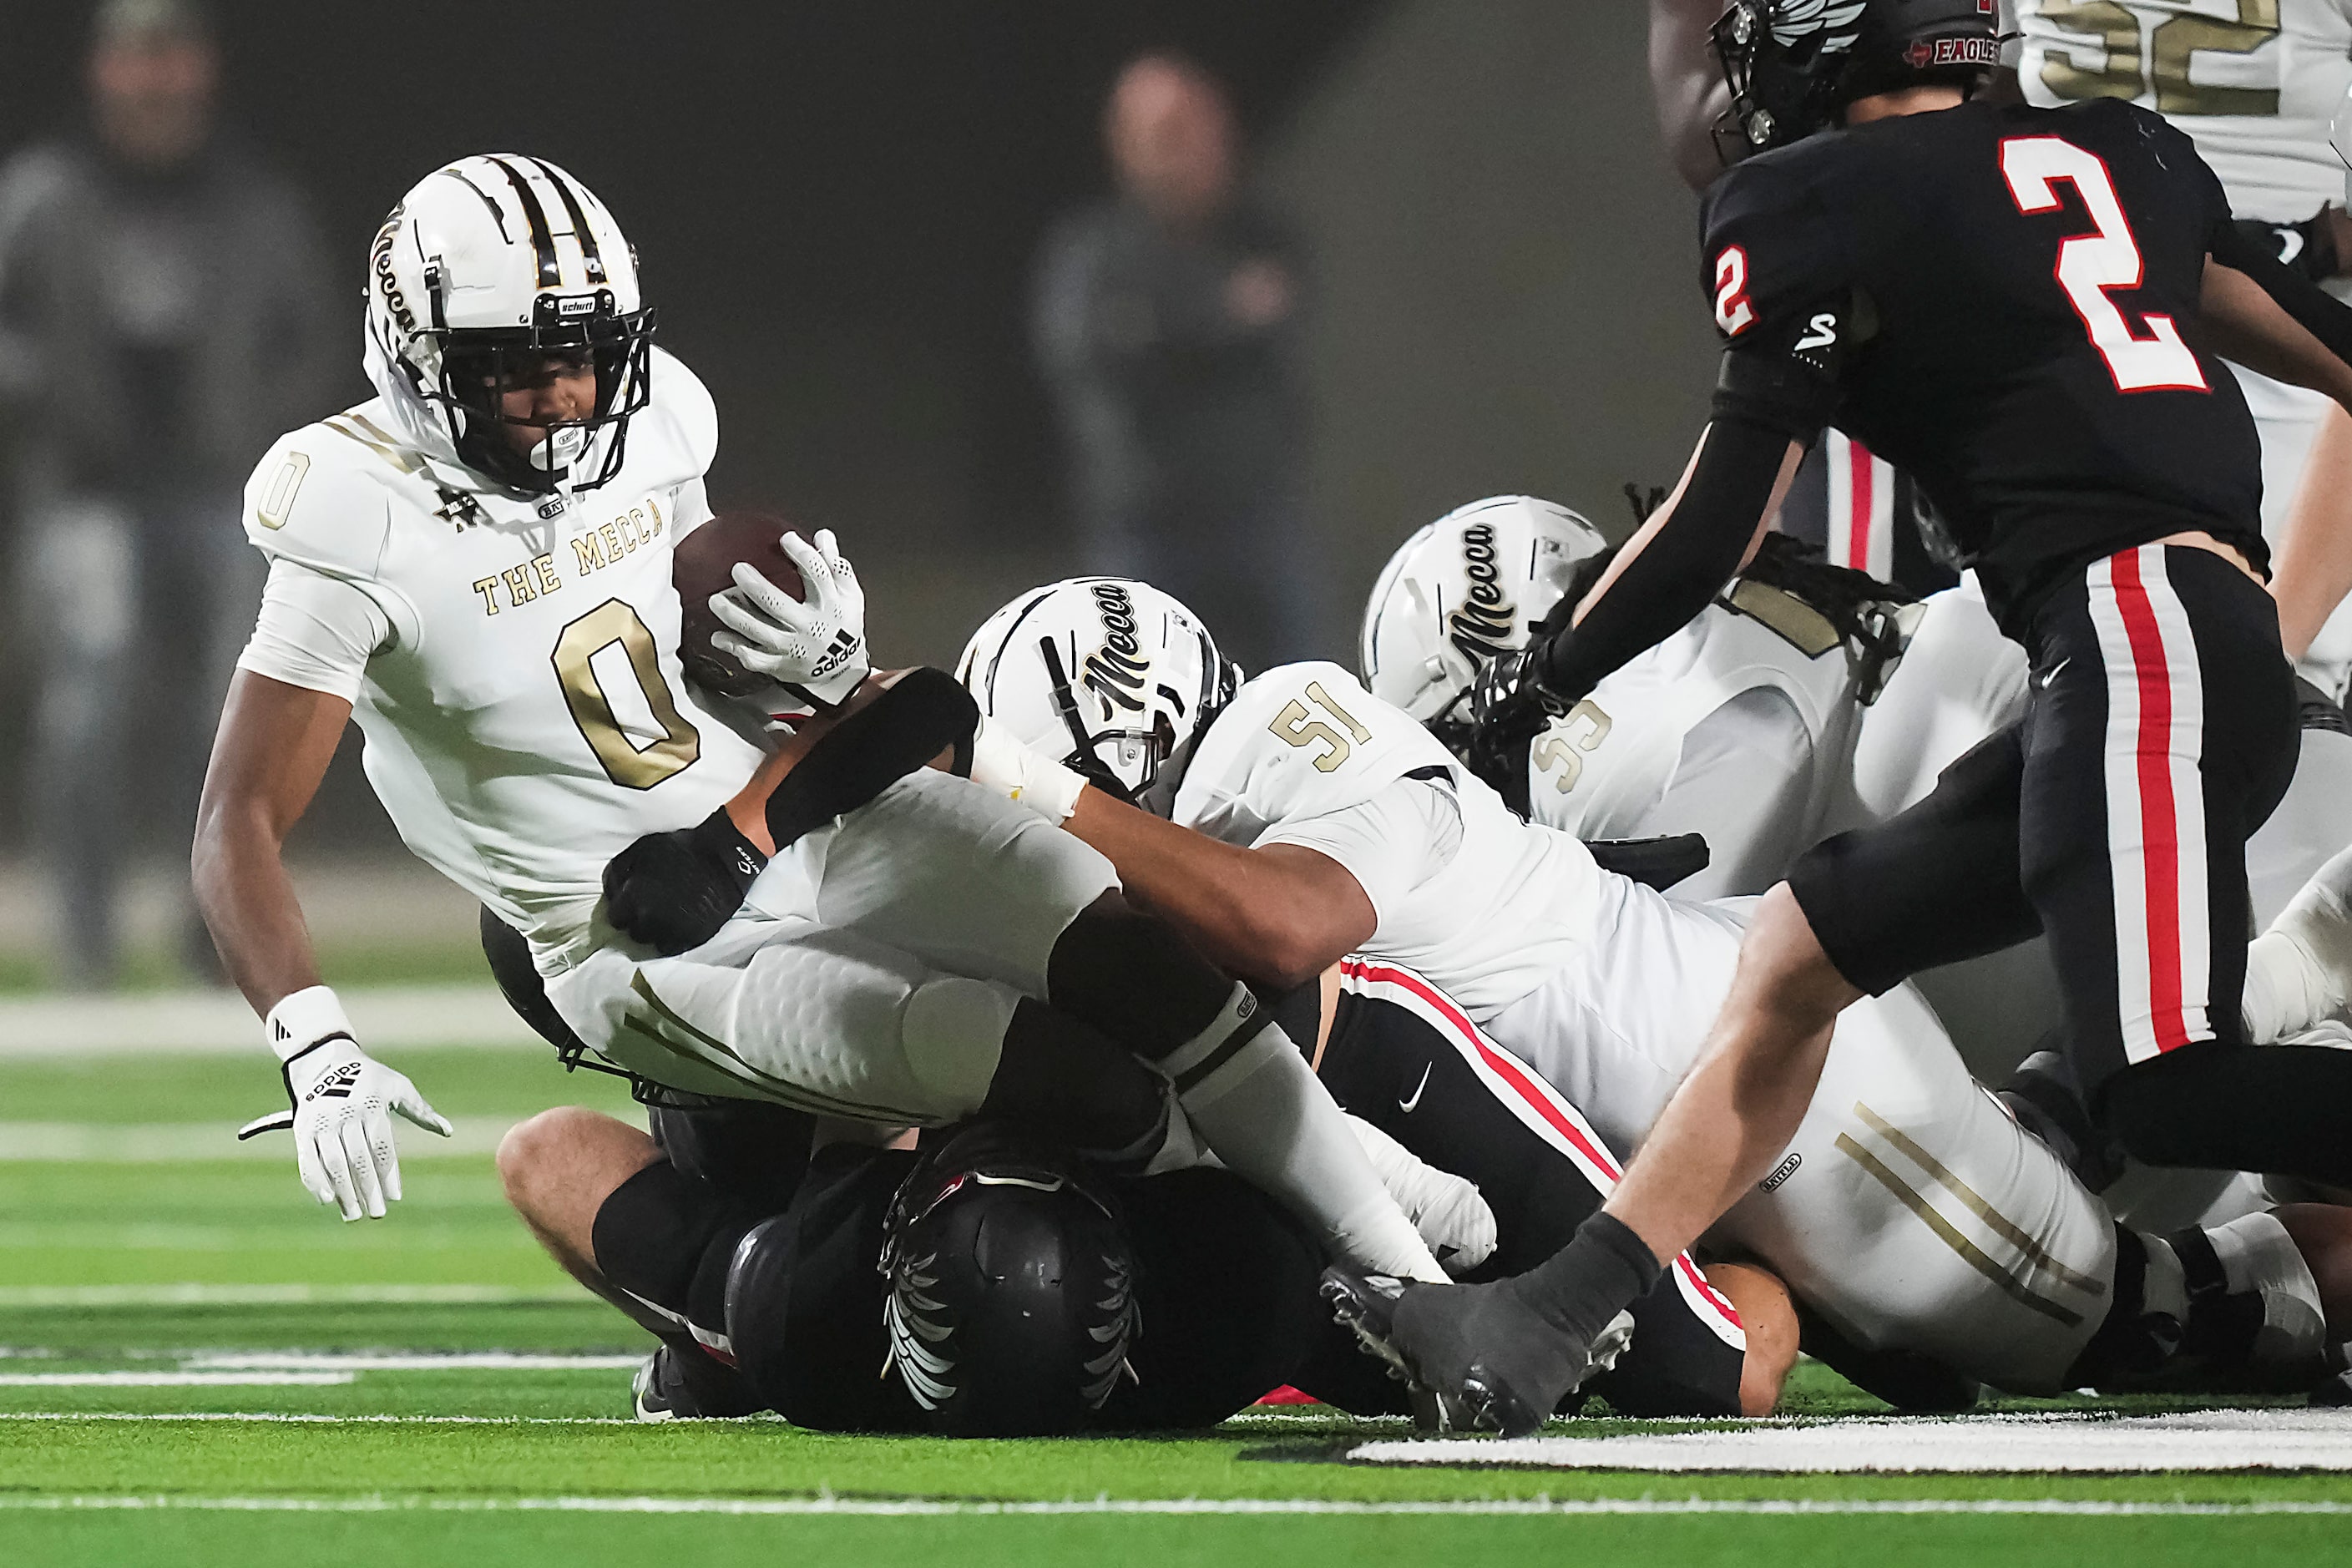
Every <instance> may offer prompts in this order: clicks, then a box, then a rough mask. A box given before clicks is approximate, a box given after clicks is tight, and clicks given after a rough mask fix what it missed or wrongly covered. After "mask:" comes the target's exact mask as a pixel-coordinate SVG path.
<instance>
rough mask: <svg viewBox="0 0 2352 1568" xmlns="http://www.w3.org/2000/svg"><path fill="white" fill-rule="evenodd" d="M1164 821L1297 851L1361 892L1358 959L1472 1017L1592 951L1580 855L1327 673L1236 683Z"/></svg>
mask: <svg viewBox="0 0 2352 1568" xmlns="http://www.w3.org/2000/svg"><path fill="white" fill-rule="evenodd" d="M1173 816H1174V817H1175V820H1176V821H1177V822H1178V823H1180V824H1181V825H1183V826H1188V827H1192V828H1196V829H1198V830H1199V831H1201V832H1202V833H1205V834H1207V835H1208V836H1209V837H1212V838H1217V839H1221V840H1223V842H1225V843H1228V844H1237V845H1240V846H1242V847H1245V848H1255V847H1263V846H1267V845H1273V844H1301V845H1305V846H1306V847H1309V848H1312V849H1316V850H1318V851H1320V852H1322V853H1324V854H1326V855H1328V856H1330V857H1331V858H1333V859H1334V860H1337V861H1338V862H1339V864H1340V865H1342V866H1344V867H1345V868H1347V869H1348V871H1349V873H1350V874H1351V875H1352V876H1354V877H1355V879H1356V880H1357V881H1358V882H1359V883H1360V884H1362V886H1363V889H1364V891H1365V893H1366V895H1367V896H1368V897H1369V898H1370V900H1371V902H1372V908H1373V911H1374V913H1375V915H1376V916H1377V918H1378V921H1379V924H1378V925H1377V926H1376V927H1375V929H1374V931H1373V933H1372V936H1371V939H1370V941H1368V942H1365V943H1364V944H1363V952H1365V953H1366V955H1368V956H1370V957H1374V958H1379V959H1384V960H1387V961H1389V962H1391V963H1401V964H1403V965H1405V966H1406V967H1408V968H1410V969H1412V970H1413V971H1414V972H1415V973H1420V974H1422V975H1424V976H1426V977H1427V978H1428V979H1429V980H1431V981H1432V982H1433V983H1434V984H1437V985H1439V986H1441V987H1443V988H1444V990H1445V991H1446V993H1447V994H1450V995H1451V996H1453V997H1454V1000H1455V1001H1456V1002H1458V1003H1459V1004H1460V1005H1462V1006H1463V1007H1465V1009H1467V1010H1468V1011H1469V1012H1470V1013H1471V1014H1472V1015H1473V1016H1486V1015H1487V1014H1491V1013H1493V1012H1494V1011H1496V1009H1498V1008H1501V1007H1504V1006H1507V1005H1509V1004H1510V1003H1512V1002H1514V1001H1516V1000H1517V999H1518V998H1519V997H1521V996H1523V995H1525V994H1528V992H1529V991H1532V990H1534V989H1535V988H1536V987H1537V986H1538V985H1539V984H1542V983H1543V982H1544V980H1545V979H1546V978H1547V977H1548V976H1549V974H1550V973H1552V972H1553V971H1554V970H1556V969H1558V968H1559V966H1560V964H1562V963H1565V962H1566V961H1567V960H1568V959H1569V958H1570V956H1571V955H1572V954H1574V953H1575V952H1576V951H1577V950H1578V949H1579V948H1580V947H1582V946H1583V945H1585V944H1586V943H1587V942H1590V941H1591V938H1592V934H1593V925H1592V921H1593V910H1594V907H1595V901H1596V900H1597V898H1598V896H1599V888H1600V884H1601V880H1602V876H1601V870H1600V868H1598V867H1596V866H1595V865H1594V864H1593V862H1592V857H1591V854H1590V853H1589V852H1588V851H1587V850H1586V849H1585V847H1584V846H1583V845H1581V844H1580V843H1578V842H1577V841H1576V840H1575V839H1574V838H1572V837H1569V836H1568V835H1567V834H1564V833H1559V832H1557V831H1555V830H1553V829H1551V828H1548V827H1543V826H1536V825H1533V824H1529V823H1525V822H1522V821H1520V820H1519V818H1518V817H1517V815H1515V814H1514V813H1513V812H1512V811H1511V809H1510V808H1509V807H1508V806H1507V805H1504V804H1503V801H1502V797H1501V796H1499V795H1496V793H1495V792H1494V791H1493V790H1492V789H1490V788H1488V787H1487V786H1486V784H1483V783H1481V782H1479V781H1478V780H1477V779H1475V778H1474V777H1472V776H1471V775H1470V774H1469V773H1468V772H1467V771H1466V770H1465V769H1464V768H1462V767H1461V766H1460V764H1458V763H1456V762H1455V761H1454V758H1453V757H1452V756H1451V755H1450V754H1449V753H1448V752H1446V750H1445V748H1444V746H1442V745H1440V744H1439V743H1438V742H1437V741H1436V740H1435V739H1434V738H1433V737H1432V736H1431V735H1430V733H1429V731H1426V730H1424V729H1423V728H1422V727H1421V725H1420V724H1419V723H1418V722H1416V721H1414V720H1412V719H1411V718H1409V717H1408V716H1406V715H1405V714H1404V713H1403V712H1402V711H1400V710H1397V709H1395V708H1392V707H1391V706H1389V704H1387V703H1385V702H1382V701H1381V700H1379V699H1378V698H1376V697H1374V696H1373V695H1372V694H1371V693H1370V692H1369V691H1367V690H1365V689H1364V688H1363V687H1362V686H1361V685H1360V683H1359V682H1358V681H1357V679H1356V678H1355V677H1354V676H1352V675H1350V674H1349V673H1348V672H1347V671H1346V670H1344V669H1342V668H1339V666H1338V665H1336V664H1320V663H1310V664H1290V665H1283V666H1281V667H1279V668H1275V669H1271V670H1268V671H1267V672H1266V673H1265V674H1264V675H1261V676H1259V677H1257V679H1255V680H1252V681H1250V682H1248V683H1247V684H1246V685H1244V687H1243V688H1242V689H1241V690H1240V691H1238V692H1236V693H1235V694H1234V700H1233V701H1232V702H1231V703H1230V704H1229V705H1228V706H1227V707H1226V708H1225V710H1224V711H1223V713H1221V714H1219V715H1218V716H1217V719H1216V721H1215V722H1214V723H1213V724H1212V725H1211V726H1210V727H1209V730H1208V732H1207V733H1206V734H1204V735H1203V736H1202V738H1201V742H1200V744H1199V747H1198V748H1197V750H1196V751H1195V752H1194V753H1193V756H1192V763H1191V764H1190V765H1189V766H1188V767H1187V769H1186V770H1185V773H1184V778H1183V783H1182V785H1181V787H1180V788H1179V789H1178V791H1177V793H1176V802H1175V809H1174V812H1173Z"/></svg>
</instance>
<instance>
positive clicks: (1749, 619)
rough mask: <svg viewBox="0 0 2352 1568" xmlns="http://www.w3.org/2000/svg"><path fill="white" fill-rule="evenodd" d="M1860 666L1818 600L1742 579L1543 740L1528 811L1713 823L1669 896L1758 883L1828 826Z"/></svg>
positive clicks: (1672, 825)
mask: <svg viewBox="0 0 2352 1568" xmlns="http://www.w3.org/2000/svg"><path fill="white" fill-rule="evenodd" d="M1735 606H1736V607H1735ZM1855 677H1856V670H1855V668H1854V660H1853V655H1852V652H1851V650H1850V648H1849V647H1847V645H1846V644H1845V643H1844V642H1843V641H1842V640H1841V639H1840V637H1838V634H1837V632H1836V630H1835V629H1834V628H1833V627H1832V626H1831V625H1830V623H1829V621H1828V620H1827V619H1825V618H1824V617H1823V616H1822V614H1821V612H1820V611H1818V610H1815V609H1814V608H1813V607H1812V606H1811V605H1807V604H1805V603H1804V602H1803V601H1801V600H1800V599H1798V598H1796V597H1795V596H1794V595H1790V594H1787V593H1785V592H1783V591H1782V590H1780V589H1779V588H1774V587H1770V586H1768V585H1766V584H1762V583H1758V582H1753V581H1748V580H1745V579H1743V580H1742V581H1740V582H1739V584H1738V585H1737V586H1736V588H1735V589H1734V594H1733V602H1732V603H1731V604H1728V605H1727V604H1725V603H1724V602H1722V601H1719V600H1718V601H1717V602H1716V603H1714V604H1712V605H1708V606H1707V608H1706V610H1705V611H1704V612H1702V613H1701V614H1700V615H1699V616H1697V617H1696V619H1694V620H1693V621H1692V622H1691V623H1690V625H1688V626H1685V627H1684V628H1683V629H1682V630H1680V631H1678V632H1676V633H1675V635H1674V636H1672V637H1668V638H1667V639H1666V640H1665V641H1664V642H1662V643H1660V644H1659V645H1658V646H1657V647H1654V648H1652V649H1650V650H1649V651H1648V652H1647V653H1644V654H1643V655H1642V656H1641V657H1640V658H1636V659H1634V660H1633V662H1632V663H1630V664H1627V665H1626V666H1624V667H1623V668H1621V669H1619V670H1617V671H1616V672H1615V673H1613V674H1612V675H1611V676H1610V677H1609V678H1608V679H1605V680H1603V681H1601V684H1600V685H1599V686H1598V687H1596V688H1594V689H1593V691H1592V694H1591V696H1590V697H1587V698H1586V699H1585V700H1582V701H1580V702H1579V703H1578V704H1577V705H1576V706H1575V707H1574V708H1573V709H1571V710H1570V711H1569V712H1568V713H1567V714H1566V715H1564V716H1563V717H1561V718H1559V719H1556V720H1554V721H1552V723H1551V724H1550V725H1549V728H1547V729H1546V731H1544V732H1543V733H1542V734H1540V735H1538V736H1537V737H1536V738H1535V741H1534V742H1533V743H1532V744H1531V745H1530V746H1529V747H1528V811H1529V813H1530V815H1531V816H1533V817H1534V818H1535V820H1536V821H1538V822H1540V823H1543V824H1545V825H1547V826H1551V827H1556V828H1559V830H1560V831H1562V832H1564V833H1569V834H1572V835H1574V836H1575V837H1578V838H1644V837H1653V836H1655V835H1660V834H1672V833H1700V834H1704V835H1705V836H1706V841H1707V849H1708V863H1707V867H1706V870H1704V871H1701V872H1699V873H1698V874H1697V875H1696V876H1694V877H1691V878H1689V879H1685V881H1683V882H1681V883H1679V884H1677V886H1676V887H1675V893H1676V894H1677V895H1678V896H1681V897H1686V898H1715V897H1718V896H1722V895H1725V894H1738V893H1760V892H1762V891H1763V890H1764V889H1767V888H1769V887H1770V886H1771V885H1772V884H1773V883H1774V882H1777V881H1779V880H1780V879H1781V877H1782V876H1783V875H1785V874H1786V872H1787V871H1788V868H1789V863H1790V861H1791V860H1793V859H1794V858H1796V857H1797V856H1798V855H1800V854H1801V853H1802V852H1803V851H1805V850H1806V849H1808V848H1810V847H1811V846H1812V845H1813V844H1814V843H1815V842H1817V841H1818V840H1819V839H1820V838H1821V837H1822V822H1823V820H1824V818H1825V816H1826V815H1827V814H1828V812H1829V811H1830V810H1831V807H1832V802H1833V801H1834V800H1835V799H1836V798H1838V795H1839V793H1840V790H1841V788H1842V780H1843V771H1844V767H1845V762H1846V758H1847V756H1848V754H1849V752H1851V750H1852V746H1853V732H1854V727H1855V713H1856V710H1857V708H1858V704H1857V702H1856V700H1855V689H1854V688H1855Z"/></svg>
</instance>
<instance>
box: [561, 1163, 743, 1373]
mask: <svg viewBox="0 0 2352 1568" xmlns="http://www.w3.org/2000/svg"><path fill="white" fill-rule="evenodd" d="M754 1217H756V1216H753V1215H747V1214H745V1213H743V1212H742V1211H741V1210H740V1208H739V1207H738V1205H734V1204H730V1203H729V1202H727V1201H726V1200H725V1199H723V1198H720V1197H719V1196H718V1194H715V1193H714V1192H713V1191H712V1190H711V1189H710V1188H709V1186H708V1185H706V1184H703V1183H701V1182H698V1181H695V1180H694V1179H692V1178H691V1177H689V1176H688V1175H686V1174H684V1173H682V1172H680V1171H679V1170H678V1168H677V1166H675V1165H673V1164H671V1163H669V1162H668V1161H667V1160H656V1161H655V1162H654V1163H652V1164H650V1165H647V1166H646V1168H645V1169H644V1170H642V1171H639V1172H638V1173H636V1174H635V1175H633V1176H631V1177H630V1178H629V1179H628V1180H627V1181H625V1182H623V1183H622V1184H620V1185H619V1186H618V1187H615V1188H614V1190H613V1194H612V1196H610V1197H608V1198H606V1199H605V1200H604V1206H603V1207H602V1208H599V1209H598V1210H597V1211H596V1218H595V1221H594V1225H593V1229H592V1231H591V1233H590V1242H591V1245H592V1246H593V1247H595V1249H596V1268H597V1271H598V1272H599V1273H601V1274H603V1275H604V1278H605V1279H608V1280H610V1281H611V1282H612V1283H613V1284H614V1285H616V1286H618V1287H619V1288H620V1289H624V1290H625V1291H627V1292H628V1293H629V1294H630V1295H632V1296H635V1298H636V1299H637V1300H640V1301H643V1302H645V1303H646V1305H647V1306H650V1307H655V1308H657V1309H659V1310H661V1311H662V1312H664V1313H665V1314H667V1315H670V1316H672V1317H674V1318H676V1319H677V1321H678V1326H679V1329H680V1331H683V1330H684V1326H685V1324H686V1323H688V1322H697V1323H703V1324H723V1323H724V1321H725V1301H724V1297H725V1289H726V1279H727V1260H728V1259H729V1258H731V1257H732V1256H733V1255H734V1251H735V1244H736V1242H737V1241H739V1240H740V1239H741V1237H742V1235H743V1233H744V1231H746V1230H748V1229H749V1228H751V1220H752V1219H753V1218H754Z"/></svg>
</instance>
